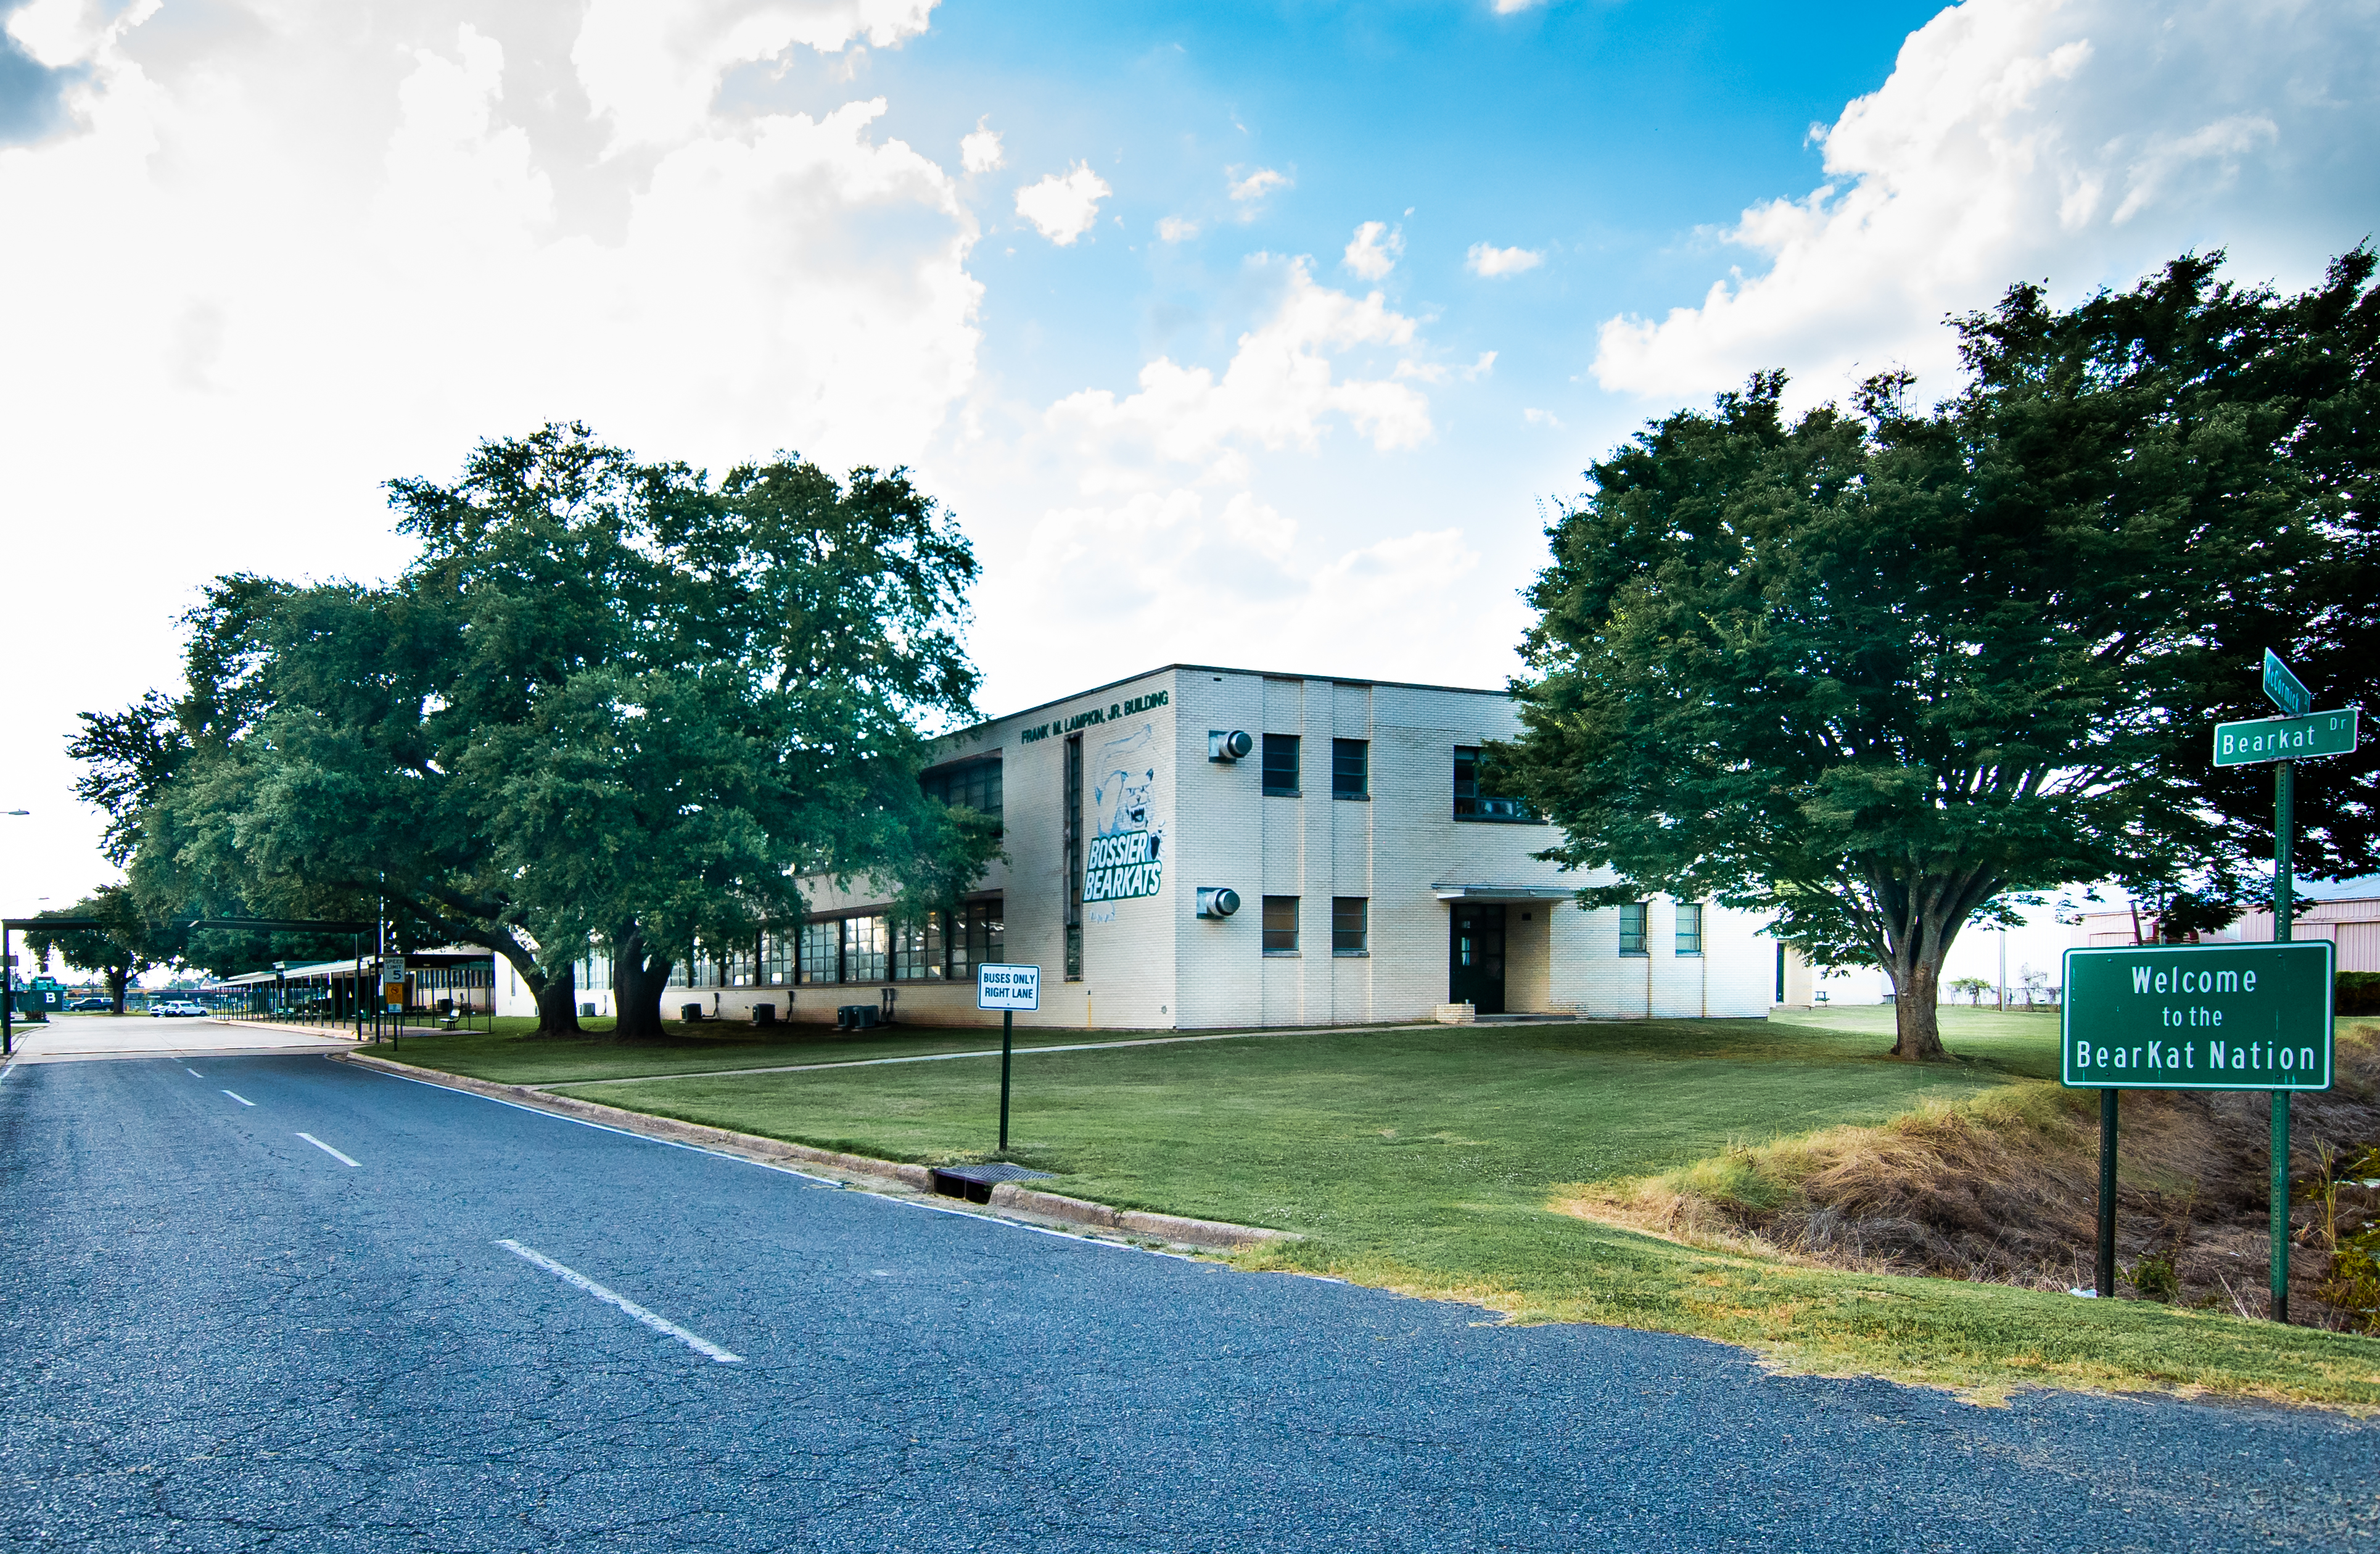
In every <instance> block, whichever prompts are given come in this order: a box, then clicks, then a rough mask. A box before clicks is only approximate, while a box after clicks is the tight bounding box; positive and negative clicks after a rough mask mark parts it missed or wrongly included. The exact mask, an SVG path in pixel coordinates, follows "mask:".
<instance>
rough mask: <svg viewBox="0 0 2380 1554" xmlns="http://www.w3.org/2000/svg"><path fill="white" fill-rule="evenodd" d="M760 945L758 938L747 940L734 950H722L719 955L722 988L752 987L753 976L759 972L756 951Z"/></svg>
mask: <svg viewBox="0 0 2380 1554" xmlns="http://www.w3.org/2000/svg"><path fill="white" fill-rule="evenodd" d="M758 943H759V941H758V939H757V938H752V939H747V940H745V941H743V942H742V943H740V944H737V945H735V947H734V948H732V949H727V950H722V951H721V952H720V953H719V970H720V986H722V987H724V988H748V987H750V986H752V978H753V975H754V972H755V971H756V970H757V966H756V965H755V960H754V951H755V950H756V949H757V947H758Z"/></svg>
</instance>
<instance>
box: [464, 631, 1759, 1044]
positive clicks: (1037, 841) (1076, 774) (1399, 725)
mask: <svg viewBox="0 0 2380 1554" xmlns="http://www.w3.org/2000/svg"><path fill="white" fill-rule="evenodd" d="M1518 732H1519V720H1518V717H1517V715H1516V711H1515V709H1514V707H1513V705H1512V700H1511V698H1510V697H1508V696H1507V695H1506V694H1505V693H1503V692H1501V691H1484V690H1468V689H1463V688H1459V687H1452V686H1416V685H1404V684H1398V683H1393V682H1388V681H1377V680H1354V679H1344V678H1337V677H1324V676H1313V675H1299V674H1267V673H1261V672H1257V671H1253V670H1240V669H1223V668H1214V667H1210V666H1207V665H1200V664H1171V665H1168V666H1167V667H1165V668H1162V669H1158V670H1152V671H1150V672H1149V673H1147V674H1138V675H1135V676H1133V677H1132V678H1130V679H1127V680H1119V681H1116V682H1114V683H1112V684H1110V685H1105V686H1097V687H1095V688H1093V689H1090V690H1087V691H1084V692H1082V693H1080V694H1079V695H1076V696H1071V697H1067V698H1062V699H1061V700H1058V701H1053V702H1050V703H1047V704H1045V705H1043V706H1039V707H1035V708H1031V709H1028V710H1025V711H1022V712H1017V713H1014V714H1012V715H1010V716H1007V717H1002V718H997V719H994V720H992V721H990V722H985V723H982V724H979V725H977V726H976V727H974V728H970V729H966V730H964V731H962V732H959V733H957V734H953V735H949V736H948V737H946V738H945V739H943V740H942V741H941V746H940V747H939V752H938V753H939V755H940V757H941V759H939V760H938V761H937V762H936V764H935V765H934V766H933V767H932V768H931V769H930V770H929V771H928V772H927V774H926V778H925V781H926V783H927V784H928V787H929V790H930V791H932V792H934V793H935V794H937V795H940V796H941V797H943V798H944V799H946V800H947V801H949V802H952V803H964V804H967V805H970V806H972V807H976V808H977V809H980V810H983V811H985V812H986V813H989V814H991V815H995V816H997V817H999V819H1000V822H1001V826H1002V847H1003V849H1004V851H1005V853H1006V857H1005V859H1004V860H1003V861H1001V862H998V863H995V864H994V865H993V866H992V868H991V869H990V872H989V873H988V874H987V875H986V876H985V877H984V879H983V880H981V881H980V882H979V883H978V884H977V887H976V888H975V889H974V890H973V891H971V892H969V893H968V894H967V896H966V898H965V901H964V902H963V903H961V904H960V905H959V906H958V908H957V909H956V910H954V911H952V912H948V913H941V914H937V915H936V916H935V917H934V919H933V920H932V921H931V922H930V923H928V924H926V925H923V926H919V927H912V928H904V929H896V928H895V927H894V926H893V925H892V922H891V920H890V918H889V917H888V906H889V903H890V895H891V892H890V891H889V890H871V889H870V888H869V887H868V886H867V885H866V884H864V883H863V884H861V885H859V886H857V887H856V888H855V889H854V890H850V891H844V890H838V889H836V888H835V887H834V886H833V885H832V883H831V882H829V881H826V880H810V881H807V882H806V884H805V887H804V896H805V899H806V900H807V903H808V905H809V909H810V915H809V917H808V918H807V920H806V921H804V922H802V923H799V924H787V925H784V926H782V927H771V928H768V929H763V930H761V931H760V932H759V933H758V934H756V935H755V936H754V937H753V941H752V942H751V943H749V944H737V945H730V946H718V947H707V946H706V947H698V948H697V949H696V950H695V951H694V953H692V954H691V955H690V956H689V957H688V959H687V962H686V965H683V966H682V967H681V968H680V970H679V971H678V973H677V974H676V978H675V979H676V981H677V982H678V983H679V985H678V986H674V987H673V988H672V989H671V990H670V992H669V994H668V995H667V996H666V997H665V998H664V999H663V1002H662V1008H663V1013H664V1014H667V1015H671V1016H674V1015H676V1014H678V1012H679V1010H680V1007H681V1006H682V1005H684V1004H689V1003H691V1004H699V1005H700V1006H701V1007H702V1010H703V1012H704V1013H705V1014H707V1015H710V1016H713V1017H717V1018H722V1019H728V1020H745V1019H750V1018H752V1017H753V1011H754V1007H755V1006H756V1005H759V1004H767V1005H769V1006H770V1011H771V1015H772V1016H773V1017H774V1018H776V1019H780V1020H802V1021H832V1020H833V1019H835V1018H836V1013H837V1011H838V1010H839V1009H842V1008H844V1007H845V1006H849V1005H854V1004H868V1005H873V1006H875V1007H876V1008H877V1009H878V1010H879V1011H880V1013H882V1014H888V1015H890V1016H891V1017H892V1018H893V1019H896V1020H899V1021H902V1022H905V1023H913V1024H919V1025H971V1024H997V1023H998V1021H999V1016H998V1015H997V1014H990V1013H980V1012H978V1011H977V1009H976V1007H975V970H974V968H975V966H976V965H977V964H978V963H981V962H985V961H1010V962H1028V963H1032V964H1036V965H1039V966H1040V967H1041V1007H1040V1010H1039V1011H1038V1013H1037V1014H1020V1015H1018V1016H1017V1022H1018V1024H1020V1025H1027V1026H1063V1027H1073V1028H1077V1029H1085V1028H1087V1029H1100V1028H1121V1029H1197V1028H1212V1027H1231V1026H1296V1025H1317V1026H1319V1025H1353V1024H1375V1023H1383V1022H1397V1021H1409V1020H1424V1019H1430V1018H1434V1017H1435V1018H1441V1019H1450V1020H1463V1019H1471V1018H1493V1017H1496V1016H1499V1015H1506V1016H1509V1015H1519V1014H1573V1015H1580V1016H1585V1017H1590V1018H1598V1019H1609V1018H1630V1017H1636V1018H1649V1017H1689V1018H1691V1017H1696V1016H1705V1015H1713V1016H1717V1015H1732V1016H1754V1017H1756V1016H1759V1015H1761V1014H1765V1013H1766V1012H1767V1009H1768V1007H1769V1004H1770V1002H1771V1000H1772V997H1773V996H1774V993H1773V983H1774V980H1775V976H1776V967H1777V965H1778V961H1777V955H1776V949H1775V946H1774V944H1773V943H1772V942H1771V941H1768V940H1767V939H1766V938H1765V937H1763V935H1762V927H1763V921H1764V920H1763V919H1762V918H1760V917H1756V916H1755V915H1753V914H1749V913H1743V912H1737V911H1731V910H1730V909H1728V908H1726V907H1723V906H1721V905H1718V904H1716V903H1712V902H1684V901H1670V900H1667V899H1654V900H1650V901H1645V902H1638V903H1635V904H1629V905H1621V906H1614V907H1608V908H1602V909H1598V910H1596V911H1592V912H1589V911H1585V910H1582V909H1581V908H1580V907H1579V906H1578V905H1577V904H1576V903H1575V902H1574V901H1573V892H1574V891H1575V890H1576V888H1577V887H1578V884H1579V883H1580V881H1579V880H1578V879H1577V878H1576V877H1572V876H1564V875H1563V874H1562V873H1561V872H1560V870H1559V869H1558V868H1555V866H1553V865H1552V864H1549V863H1544V862H1540V861H1538V860H1536V858H1534V857H1532V856H1531V855H1532V854H1533V853H1536V852H1539V851H1542V850H1544V849H1545V848H1546V847H1547V846H1548V845H1549V844H1551V843H1552V842H1553V840H1554V833H1553V832H1552V831H1551V829H1550V828H1549V827H1548V826H1547V825H1545V824H1544V823H1543V822H1541V821H1539V820H1538V819H1536V817H1535V816H1534V815H1532V814H1531V813H1530V812H1529V810H1528V807H1527V806H1525V805H1524V804H1523V803H1522V802H1521V801H1520V800H1518V799H1516V798H1513V797H1511V796H1508V795H1498V794H1495V793H1492V792H1483V791H1481V787H1480V783H1479V778H1478V772H1479V762H1478V755H1479V748H1480V747H1481V746H1482V745H1483V744H1484V743H1486V742H1488V741H1490V740H1496V739H1503V738H1508V737H1510V736H1512V735H1515V734H1517V733H1518ZM609 973H610V968H609V967H608V965H605V964H604V963H603V962H602V960H601V957H600V956H599V957H590V958H589V960H588V961H586V962H583V963H582V964H581V965H580V987H581V989H582V991H581V994H580V997H581V999H582V1001H584V1002H583V1005H582V1006H583V1007H588V1008H589V1012H590V1013H595V1014H610V1013H611V1012H612V1005H611V990H610V982H611V977H610V974H609ZM498 983H499V986H498V988H497V995H498V1004H499V1009H500V1012H502V1013H505V1014H514V1013H518V1014H530V1013H534V1007H533V1004H532V1002H531V1001H530V1000H529V999H528V995H527V992H526V990H525V989H522V988H521V987H520V986H519V984H518V982H517V980H516V978H514V977H511V976H510V975H509V974H508V972H505V971H502V970H500V971H499V973H498Z"/></svg>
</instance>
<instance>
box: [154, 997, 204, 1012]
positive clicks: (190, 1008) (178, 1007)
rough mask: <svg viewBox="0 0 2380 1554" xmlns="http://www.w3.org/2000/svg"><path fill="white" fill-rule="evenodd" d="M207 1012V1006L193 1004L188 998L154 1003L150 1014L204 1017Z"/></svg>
mask: <svg viewBox="0 0 2380 1554" xmlns="http://www.w3.org/2000/svg"><path fill="white" fill-rule="evenodd" d="M206 1012H207V1006H206V1005H205V1004H203V1003H193V1002H190V1001H189V1000H188V999H186V998H169V999H167V1000H166V1001H165V1002H163V1003H152V1004H151V1005H150V1006H149V1013H150V1014H200V1015H203V1014H206Z"/></svg>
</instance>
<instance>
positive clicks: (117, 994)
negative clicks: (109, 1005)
mask: <svg viewBox="0 0 2380 1554" xmlns="http://www.w3.org/2000/svg"><path fill="white" fill-rule="evenodd" d="M131 981H132V974H131V972H130V971H129V970H128V969H127V968H125V967H123V966H120V965H111V966H109V967H108V968H107V996H108V998H109V999H110V1000H112V1001H113V1002H115V1013H117V1014H123V1013H124V989H125V988H126V987H127V986H128V985H129V984H130V983H131Z"/></svg>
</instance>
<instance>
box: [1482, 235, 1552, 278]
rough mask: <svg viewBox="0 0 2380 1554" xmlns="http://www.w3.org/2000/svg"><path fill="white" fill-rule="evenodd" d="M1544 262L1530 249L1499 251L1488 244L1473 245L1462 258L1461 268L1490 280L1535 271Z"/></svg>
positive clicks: (1544, 257) (1542, 255)
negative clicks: (1525, 271)
mask: <svg viewBox="0 0 2380 1554" xmlns="http://www.w3.org/2000/svg"><path fill="white" fill-rule="evenodd" d="M1545 261H1546V256H1545V255H1544V254H1543V253H1540V252H1538V251H1536V250H1535V249H1500V248H1496V247H1494V246H1493V245H1491V244H1488V243H1474V244H1472V245H1471V251H1470V252H1469V253H1467V254H1465V255H1464V256H1463V266H1464V268H1466V269H1468V270H1469V271H1470V272H1471V273H1473V274H1475V275H1484V276H1486V277H1488V279H1490V280H1493V279H1495V278H1496V277H1497V276H1500V275H1517V274H1519V273H1521V272H1522V271H1524V270H1535V269H1536V267H1537V266H1538V265H1540V264H1543V263H1544V262H1545Z"/></svg>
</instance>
